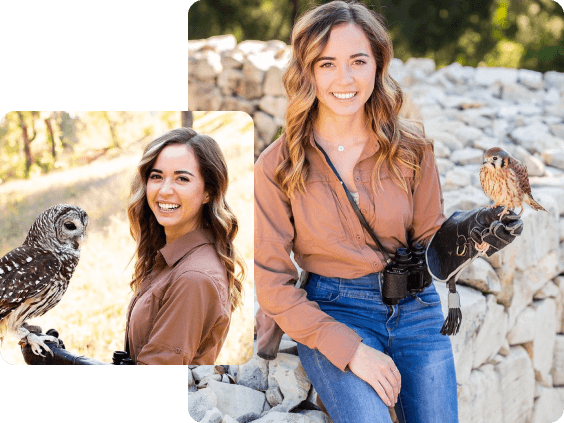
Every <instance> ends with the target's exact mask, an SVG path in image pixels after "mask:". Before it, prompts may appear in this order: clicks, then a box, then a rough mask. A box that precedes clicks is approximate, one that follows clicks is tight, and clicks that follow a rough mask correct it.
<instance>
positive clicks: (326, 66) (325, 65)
mask: <svg viewBox="0 0 564 423" xmlns="http://www.w3.org/2000/svg"><path fill="white" fill-rule="evenodd" d="M331 65H332V63H331V62H325V63H322V64H321V66H320V67H321V68H328V67H331Z"/></svg>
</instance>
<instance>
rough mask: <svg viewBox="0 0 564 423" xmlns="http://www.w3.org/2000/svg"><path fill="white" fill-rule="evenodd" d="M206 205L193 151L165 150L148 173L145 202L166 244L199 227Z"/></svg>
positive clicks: (176, 146)
mask: <svg viewBox="0 0 564 423" xmlns="http://www.w3.org/2000/svg"><path fill="white" fill-rule="evenodd" d="M208 201H209V195H208V193H207V192H206V191H205V190H204V179H203V178H202V175H200V166H199V164H198V161H197V160H196V157H195V156H194V152H193V151H192V149H191V148H189V147H187V146H185V145H182V144H172V145H168V146H166V147H165V148H164V149H163V150H162V151H161V152H160V154H159V155H158V157H157V160H156V161H155V164H154V165H153V167H152V169H151V171H150V173H149V179H148V180H147V202H148V203H149V207H150V208H151V210H152V211H153V213H154V215H155V217H156V218H157V221H158V222H159V224H161V225H162V226H164V229H165V234H166V242H167V244H169V243H171V242H173V241H175V240H176V239H178V238H180V237H181V236H182V235H184V234H187V233H188V232H190V231H192V230H194V229H197V228H199V227H200V225H201V221H202V208H203V205H204V204H205V203H207V202H208Z"/></svg>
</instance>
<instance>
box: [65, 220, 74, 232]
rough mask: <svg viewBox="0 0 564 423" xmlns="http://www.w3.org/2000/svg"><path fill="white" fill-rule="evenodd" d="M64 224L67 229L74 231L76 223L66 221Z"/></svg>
mask: <svg viewBox="0 0 564 423" xmlns="http://www.w3.org/2000/svg"><path fill="white" fill-rule="evenodd" d="M64 225H65V228H67V229H68V230H69V231H74V230H75V229H76V225H75V224H74V223H72V222H66V223H65V224H64Z"/></svg>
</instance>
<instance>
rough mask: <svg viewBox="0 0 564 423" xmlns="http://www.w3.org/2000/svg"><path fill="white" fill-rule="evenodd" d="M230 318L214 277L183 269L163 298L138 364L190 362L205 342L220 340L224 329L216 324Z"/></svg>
mask: <svg viewBox="0 0 564 423" xmlns="http://www.w3.org/2000/svg"><path fill="white" fill-rule="evenodd" d="M222 320H226V321H225V322H222ZM228 321H229V318H228V316H226V315H225V313H224V310H223V307H222V302H221V300H220V297H219V293H218V290H217V288H216V285H215V283H214V282H213V280H212V279H211V278H210V277H209V276H207V275H205V274H204V273H202V272H199V271H188V272H185V273H182V274H181V275H179V276H178V277H177V278H175V279H174V280H173V281H172V282H171V283H170V285H169V287H168V289H166V291H165V292H164V294H163V297H162V298H161V299H160V307H159V310H158V311H157V313H156V316H155V319H154V322H153V326H152V330H151V333H150V335H149V340H148V342H147V344H145V345H144V346H143V348H142V349H141V351H140V353H139V355H138V356H137V364H190V363H191V362H192V360H193V358H194V356H195V355H196V354H197V352H198V349H199V348H200V346H201V345H202V343H203V342H206V343H210V344H212V345H215V344H221V342H222V336H221V335H222V333H221V331H217V330H214V328H215V327H216V325H221V324H224V325H225V326H226V327H227V326H228ZM214 337H217V338H218V339H212V338H214ZM210 364H211V363H210Z"/></svg>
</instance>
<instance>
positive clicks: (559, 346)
mask: <svg viewBox="0 0 564 423" xmlns="http://www.w3.org/2000/svg"><path fill="white" fill-rule="evenodd" d="M551 374H552V383H553V384H554V386H564V335H556V338H555V342H554V356H553V362H552V370H551Z"/></svg>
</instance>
